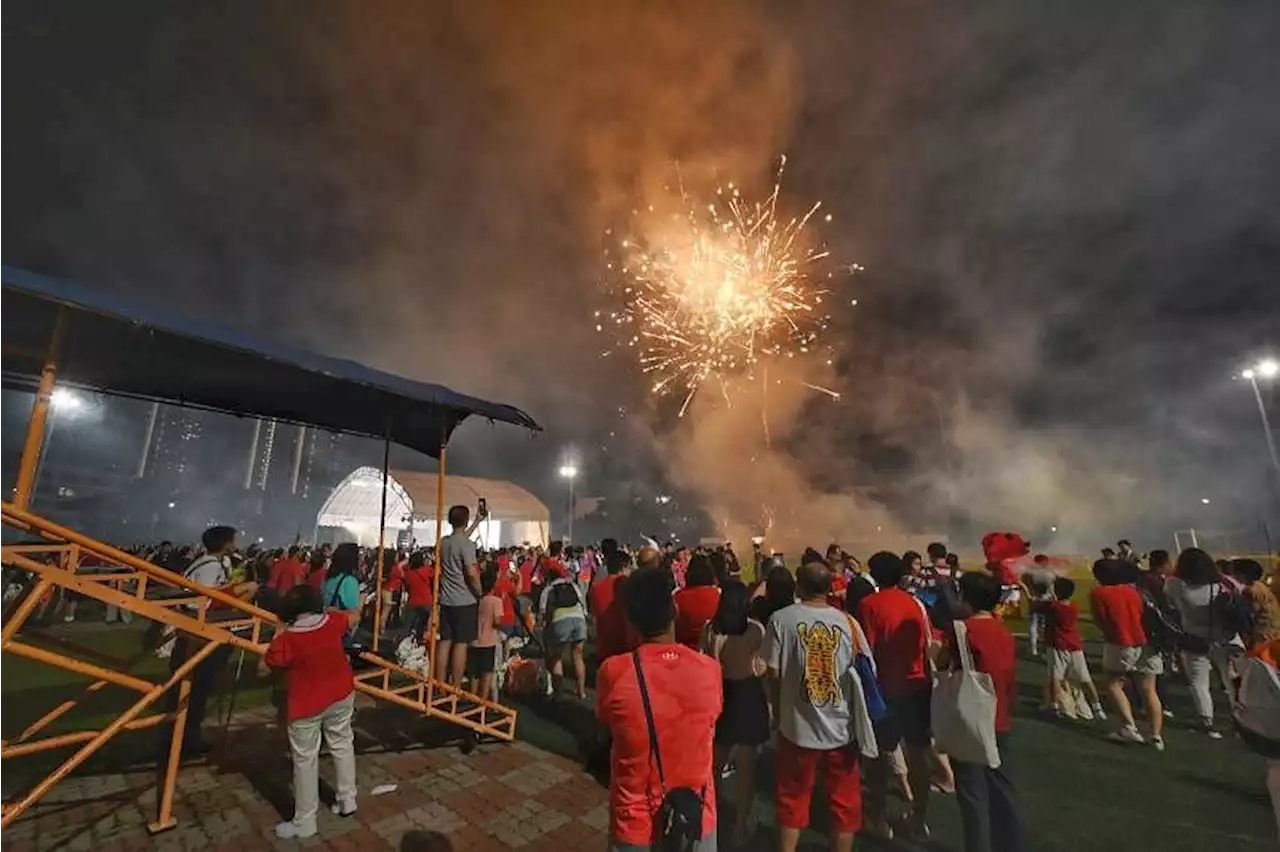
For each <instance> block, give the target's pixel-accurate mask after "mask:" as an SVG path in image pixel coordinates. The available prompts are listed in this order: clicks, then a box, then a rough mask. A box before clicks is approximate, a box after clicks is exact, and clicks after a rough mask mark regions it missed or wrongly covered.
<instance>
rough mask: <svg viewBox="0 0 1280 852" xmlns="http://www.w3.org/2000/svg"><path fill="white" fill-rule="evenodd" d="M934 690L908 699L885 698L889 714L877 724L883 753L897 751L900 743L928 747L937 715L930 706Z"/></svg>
mask: <svg viewBox="0 0 1280 852" xmlns="http://www.w3.org/2000/svg"><path fill="white" fill-rule="evenodd" d="M932 698H933V690H932V689H931V688H929V687H925V688H924V689H921V690H920V691H919V692H916V693H913V694H911V695H907V696H898V697H890V696H887V695H886V696H885V698H884V703H885V705H886V706H887V707H888V709H889V713H888V715H887V716H885V718H884V719H882V720H880V721H879V722H876V723H875V729H876V742H877V743H878V744H879V746H880V751H881V753H884V752H888V751H893V749H895V748H897V746H898V743H906V744H907V745H909V746H927V745H928V744H929V741H930V738H931V737H932V728H933V716H932V713H931V711H930V708H929V703H930V701H931V700H932Z"/></svg>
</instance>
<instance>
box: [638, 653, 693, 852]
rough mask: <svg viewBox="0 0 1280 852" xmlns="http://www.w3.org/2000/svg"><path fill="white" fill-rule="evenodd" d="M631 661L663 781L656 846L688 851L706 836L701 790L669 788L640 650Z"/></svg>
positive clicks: (674, 851)
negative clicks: (664, 772) (703, 827)
mask: <svg viewBox="0 0 1280 852" xmlns="http://www.w3.org/2000/svg"><path fill="white" fill-rule="evenodd" d="M631 662H632V663H633V664H634V665H635V667H636V683H637V684H639V686H640V700H641V702H643V704H644V721H645V724H647V725H648V727H649V751H650V752H652V753H653V760H654V762H655V763H657V764H658V782H659V783H660V784H662V805H661V806H660V807H659V808H658V815H657V816H656V817H655V818H654V821H653V844H652V846H653V848H654V849H660V850H662V852H686V850H689V849H692V848H693V847H694V845H695V844H697V842H698V841H699V840H701V839H702V809H703V797H704V796H705V795H706V792H707V791H706V790H705V789H703V791H702V792H701V793H699V792H698V791H697V790H694V789H692V788H689V787H677V788H676V789H674V790H668V789H667V778H666V775H664V774H663V772H662V754H661V753H660V752H659V751H658V729H657V728H655V727H654V723H653V707H652V706H651V705H650V704H649V688H648V686H646V685H645V682H644V671H643V670H642V669H641V667H640V652H639V651H632V652H631Z"/></svg>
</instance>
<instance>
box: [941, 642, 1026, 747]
mask: <svg viewBox="0 0 1280 852" xmlns="http://www.w3.org/2000/svg"><path fill="white" fill-rule="evenodd" d="M964 623H965V626H966V627H967V628H968V635H969V650H970V651H971V652H972V653H973V667H974V668H975V669H977V670H978V671H980V672H983V673H985V674H988V675H990V676H991V685H992V686H993V687H995V691H996V732H997V733H1001V734H1003V733H1005V732H1007V731H1008V730H1009V728H1010V726H1011V725H1012V722H1013V708H1014V706H1015V705H1016V704H1017V702H1018V682H1017V678H1016V677H1015V674H1016V671H1017V667H1018V662H1017V659H1016V657H1015V654H1014V644H1013V634H1012V633H1010V632H1009V628H1007V627H1005V626H1004V622H1002V621H1000V620H999V619H996V618H967V619H965V622H964ZM948 643H949V644H950V646H951V654H952V657H951V658H952V659H953V660H957V661H958V660H959V652H958V651H957V650H956V640H955V634H951V636H950V637H949V639H948Z"/></svg>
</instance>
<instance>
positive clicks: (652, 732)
mask: <svg viewBox="0 0 1280 852" xmlns="http://www.w3.org/2000/svg"><path fill="white" fill-rule="evenodd" d="M631 662H632V664H633V665H634V666H635V667H636V684H637V685H638V686H639V687H640V701H641V702H642V703H643V704H644V721H645V724H646V725H647V726H648V728H649V751H651V752H653V760H654V762H655V763H656V764H658V783H659V784H661V785H662V795H663V797H664V798H665V797H666V795H667V777H666V775H665V774H664V773H663V771H662V752H660V751H659V750H658V729H657V728H656V727H654V724H653V707H652V705H650V704H649V687H648V686H647V685H646V684H645V682H644V669H642V668H641V667H640V652H639V651H632V652H631Z"/></svg>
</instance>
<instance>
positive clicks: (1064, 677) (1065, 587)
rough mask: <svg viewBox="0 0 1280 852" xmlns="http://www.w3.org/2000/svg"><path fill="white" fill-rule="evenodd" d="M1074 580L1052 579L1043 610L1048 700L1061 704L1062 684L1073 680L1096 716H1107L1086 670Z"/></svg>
mask: <svg viewBox="0 0 1280 852" xmlns="http://www.w3.org/2000/svg"><path fill="white" fill-rule="evenodd" d="M1075 593H1076V584H1075V582H1074V581H1073V580H1071V579H1069V578H1067V577H1058V578H1057V579H1055V580H1054V581H1053V600H1051V601H1049V602H1048V605H1047V612H1046V613H1045V635H1044V640H1045V644H1046V645H1047V646H1048V649H1049V653H1048V655H1047V657H1048V660H1049V698H1050V702H1051V704H1052V705H1053V706H1054V707H1056V708H1058V713H1059V714H1062V712H1063V710H1062V708H1063V707H1064V706H1065V703H1066V696H1065V694H1064V693H1065V685H1066V684H1068V683H1070V684H1075V685H1076V686H1078V687H1079V688H1080V689H1082V690H1084V692H1085V695H1086V696H1088V699H1089V704H1090V705H1091V706H1092V708H1093V715H1094V718H1096V719H1100V720H1101V719H1106V718H1107V714H1106V713H1105V712H1104V711H1103V709H1102V700H1101V699H1100V698H1099V697H1098V688H1097V687H1096V686H1094V685H1093V677H1092V676H1091V675H1090V674H1089V662H1088V661H1087V660H1086V659H1085V658H1084V640H1083V639H1082V638H1081V637H1080V611H1079V610H1078V609H1077V608H1076V605H1075V603H1074V602H1073V601H1072V600H1071V596H1072V595H1074V594H1075Z"/></svg>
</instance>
